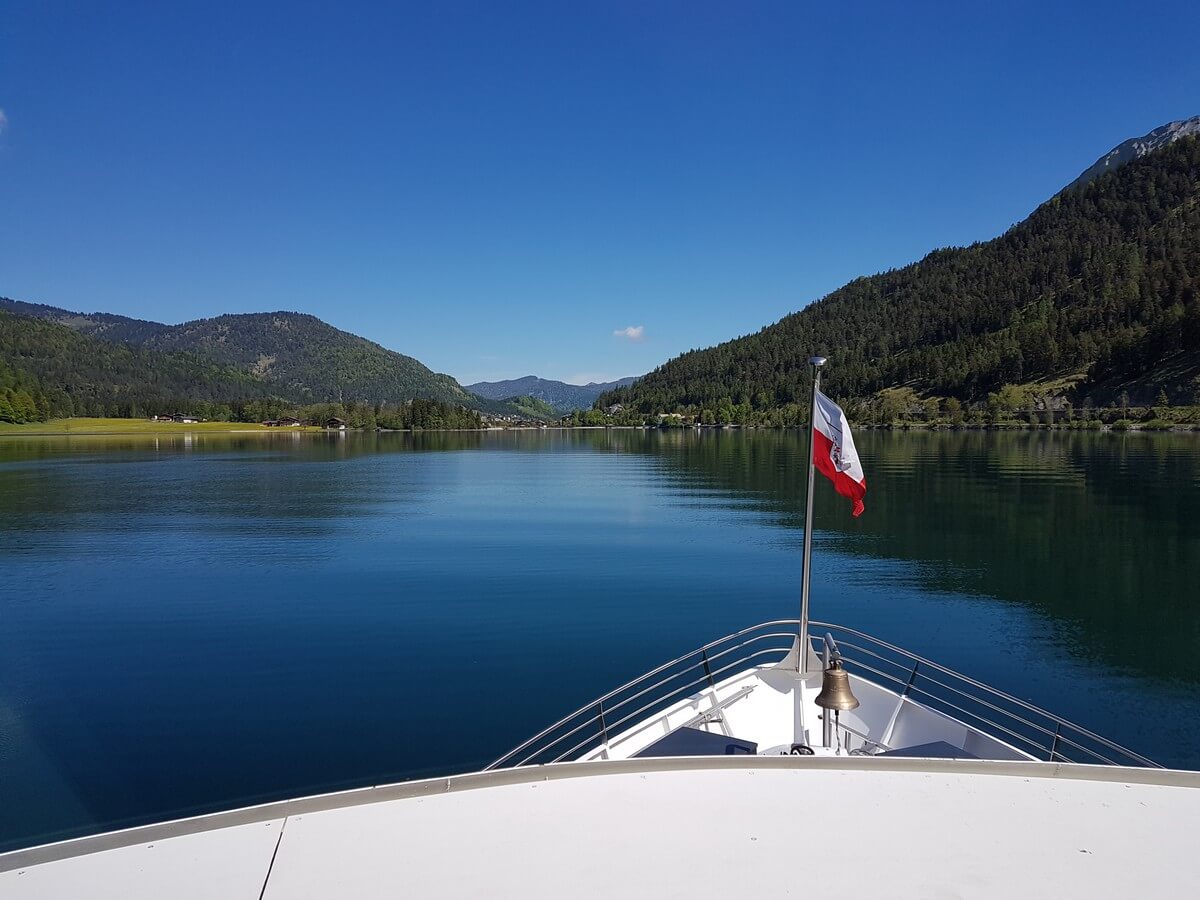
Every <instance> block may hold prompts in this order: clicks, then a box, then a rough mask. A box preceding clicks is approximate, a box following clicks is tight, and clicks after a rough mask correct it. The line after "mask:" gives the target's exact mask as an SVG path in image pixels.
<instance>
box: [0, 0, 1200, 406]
mask: <svg viewBox="0 0 1200 900" xmlns="http://www.w3.org/2000/svg"><path fill="white" fill-rule="evenodd" d="M1198 27H1200V13H1198V12H1197V9H1196V6H1195V3H1194V0H1193V2H1191V3H1175V2H1169V0H1168V2H1156V3H1153V4H1143V3H1139V4H1133V3H1128V4H1125V3H1106V2H1090V3H1079V4H1067V3H1051V2H1045V0H1040V2H1036V3H1018V2H1005V3H987V4H984V3H962V2H958V3H944V4H942V3H939V4H923V5H921V4H919V5H918V7H915V8H910V4H907V3H895V2H888V3H878V4H868V3H854V2H846V3H822V4H814V3H800V2H787V3H730V2H720V3H710V2H694V0H693V2H680V3H656V2H648V0H631V2H606V3H583V2H574V0H572V2H547V3H540V4H529V3H520V2H515V0H513V2H504V3H496V2H488V3H478V4H468V3H456V2H432V3H429V2H426V3H420V4H401V3H378V4H365V5H359V4H353V3H331V2H327V3H320V4H309V3H303V2H288V3H280V4H277V5H271V4H265V3H233V4H229V5H225V4H222V3H217V2H203V3H196V4H191V3H184V2H180V0H166V2H164V0H155V2H148V3H107V2H95V3H85V2H70V3H68V2H54V0H43V2H24V0H7V2H6V3H5V4H4V13H3V15H0V110H3V116H4V118H3V120H2V121H3V123H4V128H3V132H2V133H0V295H7V296H11V297H16V298H20V299H27V300H34V301H41V302H46V303H51V304H54V305H58V306H65V307H68V308H76V309H83V310H88V311H91V310H106V311H112V312H119V313H124V314H126V315H132V316H138V317H144V318H151V319H157V320H160V321H167V322H178V321H184V320H187V319H192V318H198V317H202V316H210V315H215V314H218V313H222V312H246V311H262V310H273V309H296V310H302V311H305V312H311V313H314V314H315V315H318V316H320V317H321V318H323V319H326V320H327V321H329V322H332V323H333V324H335V325H337V326H339V327H341V328H345V329H348V330H350V331H354V332H357V333H359V334H362V335H365V336H367V337H370V338H372V339H374V340H377V341H379V342H380V343H382V344H384V345H385V346H388V347H391V348H393V349H396V350H399V351H401V352H404V353H408V354H410V355H413V356H416V357H417V358H418V359H420V360H422V361H423V362H425V363H426V364H428V365H430V366H432V367H433V368H435V369H437V370H438V371H443V372H449V373H450V374H452V375H454V376H455V377H457V378H459V379H460V380H461V381H463V382H464V383H467V382H471V381H475V380H479V379H495V378H505V377H514V376H519V375H524V374H527V373H531V372H532V373H536V374H539V375H542V376H545V377H550V378H562V379H567V380H588V379H593V378H611V377H618V376H623V375H629V374H638V373H641V372H644V371H646V370H649V369H651V368H653V367H654V366H655V365H657V364H659V363H661V362H663V361H664V360H666V359H668V358H669V357H671V356H673V355H675V354H677V353H680V352H682V351H684V350H687V349H690V348H692V347H700V346H707V345H710V344H713V343H716V342H719V341H722V340H725V339H728V338H730V337H734V336H736V335H739V334H744V333H747V332H751V331H755V330H757V329H758V328H760V327H762V326H763V325H766V324H768V323H770V322H772V321H774V320H776V319H778V318H779V317H781V316H783V315H785V314H786V313H788V312H791V311H793V310H795V309H798V308H800V307H801V306H803V305H804V304H806V303H808V302H809V301H811V300H813V299H816V298H817V297H820V296H821V295H823V294H825V293H827V292H828V291H830V290H832V289H833V288H836V287H838V286H839V285H841V284H843V283H844V282H846V281H847V280H849V279H850V278H853V277H855V276H857V275H861V274H869V273H872V272H876V271H879V270H881V269H886V268H890V267H893V266H898V265H902V264H904V263H907V262H910V261H912V260H914V259H917V258H919V257H921V256H922V255H924V254H925V253H926V252H927V251H929V250H930V249H932V248H934V247H938V246H946V245H951V244H963V243H969V242H971V241H974V240H979V239H986V238H989V237H992V236H994V235H996V234H998V233H1000V232H1001V231H1003V230H1004V229H1005V228H1007V227H1008V226H1009V225H1011V224H1012V223H1014V222H1017V221H1019V220H1020V219H1022V218H1023V217H1024V216H1025V215H1027V214H1028V213H1029V212H1030V211H1031V210H1032V209H1033V208H1034V207H1036V206H1037V205H1038V204H1039V203H1040V202H1041V201H1043V200H1044V199H1046V198H1047V197H1048V196H1050V195H1051V194H1052V193H1053V192H1054V191H1055V190H1057V189H1058V188H1060V187H1061V186H1063V185H1064V184H1066V183H1067V182H1069V181H1070V180H1071V179H1072V178H1074V177H1075V175H1077V174H1078V173H1079V172H1080V171H1081V170H1082V169H1083V168H1085V167H1086V166H1088V165H1089V164H1090V163H1092V162H1093V161H1094V160H1095V159H1096V158H1097V157H1098V156H1099V155H1101V154H1102V153H1103V152H1105V151H1107V150H1108V149H1109V148H1110V147H1111V146H1112V145H1114V144H1116V143H1118V142H1119V141H1121V140H1123V139H1124V138H1127V137H1130V136H1133V135H1137V134H1142V133H1144V132H1146V131H1148V130H1149V129H1151V128H1153V127H1155V126H1157V125H1159V124H1162V123H1164V122H1167V121H1170V120H1172V119H1178V118H1184V117H1187V116H1191V115H1195V114H1197V113H1200V54H1197V53H1196V52H1195V39H1196V33H1197V28H1198ZM639 327H640V328H641V329H642V331H641V332H634V333H633V334H634V335H635V336H636V337H640V339H638V340H635V339H631V338H630V337H628V336H621V335H617V334H614V332H617V331H620V330H624V329H629V328H639Z"/></svg>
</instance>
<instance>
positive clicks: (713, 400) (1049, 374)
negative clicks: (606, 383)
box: [596, 137, 1200, 421]
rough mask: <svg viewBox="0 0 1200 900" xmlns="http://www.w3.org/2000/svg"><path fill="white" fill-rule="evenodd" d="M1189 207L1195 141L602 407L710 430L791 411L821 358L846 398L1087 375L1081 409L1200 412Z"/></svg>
mask: <svg viewBox="0 0 1200 900" xmlns="http://www.w3.org/2000/svg"><path fill="white" fill-rule="evenodd" d="M1198 201H1200V139H1198V138H1195V137H1189V138H1183V139H1180V140H1178V141H1175V142H1174V143H1171V144H1169V145H1168V146H1165V147H1163V148H1162V149H1159V150H1157V151H1155V152H1153V153H1150V154H1148V155H1146V156H1144V157H1143V158H1141V159H1138V160H1135V161H1132V162H1130V163H1128V164H1127V165H1125V166H1123V167H1122V168H1120V169H1119V170H1117V171H1113V172H1109V173H1107V174H1104V175H1102V176H1100V177H1098V178H1096V179H1095V180H1094V181H1092V182H1091V183H1089V184H1087V185H1086V186H1084V187H1083V188H1081V189H1073V190H1064V191H1063V192H1062V193H1060V194H1058V195H1057V196H1055V197H1054V198H1052V199H1051V200H1049V201H1048V202H1046V203H1045V204H1043V205H1042V206H1041V207H1039V208H1038V209H1037V210H1036V211H1035V212H1034V213H1033V214H1032V215H1031V216H1030V217H1029V218H1028V219H1026V220H1025V221H1024V222H1022V223H1020V224H1019V225H1016V226H1014V227H1013V228H1012V229H1010V230H1009V231H1008V232H1007V233H1005V234H1004V235H1002V236H1000V237H998V238H995V239H994V240H991V241H988V242H986V243H980V244H975V245H972V246H970V247H962V248H953V249H945V250H937V251H934V252H933V253H930V254H929V255H928V256H927V257H925V258H924V259H922V260H921V261H919V262H917V263H914V264H912V265H909V266H906V267H904V268H902V269H897V270H893V271H889V272H884V273H881V274H879V275H874V276H871V277H866V278H859V279H856V280H855V281H852V282H850V283H849V284H847V285H846V286H844V287H842V288H840V289H838V290H836V291H834V292H833V293H831V294H829V295H828V296H826V297H825V298H823V299H821V300H819V301H817V302H815V303H813V304H811V305H810V306H808V307H806V308H805V309H803V310H801V311H799V312H797V313H793V314H792V315H789V316H787V317H785V318H784V319H782V320H780V321H779V322H777V323H775V324H774V325H770V326H768V327H766V328H764V329H762V330H761V331H759V332H758V333H757V334H752V335H748V336H746V337H742V338H738V339H735V340H732V341H729V342H727V343H724V344H721V345H719V346H717V347H713V348H710V349H707V350H694V351H691V352H689V353H685V354H683V355H682V356H679V357H677V358H675V359H673V360H671V361H670V362H668V363H666V364H665V365H663V366H661V367H659V368H658V369H656V370H655V371H653V372H651V373H650V374H649V375H646V376H645V377H643V378H642V379H641V380H640V381H638V382H637V383H636V384H634V385H632V386H631V387H628V388H622V389H619V390H616V391H612V392H609V393H607V394H605V395H603V396H602V397H601V398H599V400H598V401H597V403H596V406H597V407H598V408H602V407H607V406H609V405H611V404H617V403H620V404H622V405H624V406H625V407H626V408H627V409H628V410H631V411H636V412H642V413H651V412H661V411H672V410H675V411H684V412H695V413H701V414H703V412H704V411H708V412H709V413H710V414H714V413H716V414H717V419H716V420H721V419H720V414H719V412H718V411H719V410H730V409H734V408H737V409H739V410H741V411H742V412H744V413H746V414H750V413H753V412H755V411H764V410H780V409H785V410H790V411H793V412H794V411H795V410H796V409H798V407H799V406H801V405H803V404H804V403H805V402H806V400H807V394H808V390H809V387H808V367H807V359H808V357H809V356H810V355H812V354H814V353H820V354H822V355H826V356H829V357H831V359H832V361H833V365H831V366H830V367H829V369H828V370H827V373H826V385H827V388H828V390H829V392H830V393H831V394H833V395H836V396H839V397H844V398H868V397H872V396H874V395H877V394H878V392H880V391H883V390H885V389H888V388H895V387H900V386H905V387H908V388H911V389H913V390H914V391H916V392H917V393H918V394H924V395H926V396H934V397H947V398H955V399H956V401H958V402H967V403H971V402H977V401H981V400H982V399H983V398H984V397H986V396H987V395H988V394H989V393H990V392H994V391H998V390H999V389H1000V388H1001V387H1002V386H1004V385H1019V384H1023V383H1029V382H1032V381H1036V380H1039V379H1052V378H1055V377H1069V376H1075V378H1076V379H1077V380H1082V379H1083V375H1084V373H1086V380H1082V383H1080V384H1078V386H1077V387H1076V388H1075V389H1074V396H1075V397H1076V398H1077V399H1079V400H1082V399H1085V398H1094V399H1096V400H1097V401H1098V402H1102V401H1103V400H1104V399H1105V398H1111V397H1112V396H1113V395H1114V393H1116V392H1121V393H1122V394H1127V395H1128V396H1130V397H1132V398H1133V400H1134V402H1144V403H1149V402H1151V401H1152V400H1153V399H1154V398H1155V397H1161V396H1163V395H1165V396H1166V397H1168V398H1169V399H1170V401H1171V402H1176V403H1193V402H1200V401H1198V400H1197V396H1196V392H1197V390H1200V381H1198V380H1197V378H1198V377H1200V296H1198V289H1200V202H1198ZM785 418H786V417H785ZM787 420H788V421H790V419H787ZM725 421H730V419H725Z"/></svg>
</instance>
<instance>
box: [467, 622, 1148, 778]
mask: <svg viewBox="0 0 1200 900" xmlns="http://www.w3.org/2000/svg"><path fill="white" fill-rule="evenodd" d="M799 624H800V623H799V621H798V620H795V619H776V620H773V621H770V622H764V623H762V624H760V625H755V626H752V627H750V628H743V629H742V630H740V631H735V632H734V633H732V634H729V635H726V636H725V637H723V638H719V639H717V640H715V641H711V642H709V643H707V644H705V645H704V646H702V647H699V648H697V649H695V650H692V651H691V652H689V653H685V654H683V655H682V656H677V657H676V658H674V659H672V660H670V661H668V662H665V663H663V664H662V665H660V666H657V667H655V668H653V669H651V670H650V671H649V672H647V673H645V674H644V675H641V676H639V677H637V678H634V679H631V680H630V681H627V682H626V683H625V684H623V685H621V686H620V687H618V688H615V689H613V690H611V691H609V692H608V693H606V694H604V695H603V696H601V697H599V698H598V699H596V700H593V701H591V702H590V703H587V704H585V705H584V706H581V707H579V708H578V709H577V710H575V711H573V712H571V713H569V714H568V715H566V716H564V717H563V718H561V719H559V720H558V721H557V722H555V723H554V724H553V725H550V726H549V727H548V728H544V729H542V730H541V731H539V732H538V733H537V734H535V735H534V736H533V737H531V738H529V739H528V740H527V741H525V742H523V743H522V744H520V745H518V746H517V747H515V748H513V749H512V750H510V751H509V752H508V753H506V754H504V756H502V757H500V758H499V759H497V760H496V761H495V762H493V763H492V764H491V765H489V766H488V767H487V768H488V769H497V768H502V767H505V766H522V765H528V764H531V763H535V762H539V761H541V762H545V761H550V762H561V761H564V760H570V759H576V758H578V756H579V755H580V754H582V753H583V752H585V751H586V750H587V749H588V748H589V747H591V746H596V745H600V744H603V743H606V742H607V741H608V740H609V739H610V737H611V736H612V735H613V734H619V733H621V732H620V730H619V729H621V728H622V727H623V726H625V725H626V724H627V723H630V722H633V721H635V720H637V719H638V718H639V717H642V716H644V715H645V714H648V713H650V712H651V711H652V710H655V709H659V710H665V709H667V708H669V706H670V705H672V704H673V703H675V702H677V701H678V700H680V699H682V698H684V697H688V696H692V695H694V692H695V690H696V689H698V688H702V687H703V686H704V685H706V684H707V685H708V686H709V687H712V686H714V685H715V684H716V683H717V680H718V676H723V675H725V673H728V672H731V671H734V670H738V669H744V668H746V667H747V664H748V663H751V662H752V661H755V660H762V659H763V657H776V659H775V660H774V662H778V661H779V660H780V659H782V658H783V657H784V656H786V654H787V653H788V652H790V651H791V649H792V647H793V645H794V642H795V640H796V636H797V634H798V632H799ZM809 624H810V626H811V628H812V629H813V630H812V631H811V632H810V635H811V634H815V633H817V632H816V630H817V629H821V633H822V634H823V635H825V636H823V637H821V638H816V640H817V642H818V645H819V647H820V648H821V649H824V650H825V651H826V652H832V653H836V654H838V655H840V657H841V659H842V660H843V663H844V664H845V665H846V666H847V669H848V670H849V671H851V672H854V671H855V670H861V671H862V672H869V673H871V674H872V675H874V676H876V677H877V678H879V679H882V680H883V681H885V682H891V683H893V684H895V685H897V686H898V688H897V691H896V692H897V693H898V694H900V696H902V697H906V698H907V699H908V700H909V701H911V702H914V703H919V704H921V705H923V706H926V707H928V708H930V709H933V710H935V711H937V710H938V709H939V707H942V708H943V714H946V715H950V716H951V717H952V718H956V717H958V716H961V717H966V719H969V720H974V721H975V722H977V723H979V724H977V725H976V724H968V722H967V721H964V719H963V718H959V719H958V720H959V721H962V722H963V724H968V727H971V728H976V729H978V730H980V731H982V732H984V733H986V734H990V735H991V736H992V737H995V738H997V739H999V740H1001V741H1004V742H1008V741H1015V742H1018V743H1019V744H1021V745H1026V746H1027V747H1029V748H1031V749H1029V750H1027V751H1026V752H1030V753H1034V754H1041V755H1044V756H1045V758H1046V759H1047V760H1049V761H1064V762H1070V761H1071V760H1070V759H1068V757H1067V756H1066V755H1065V753H1064V750H1066V749H1068V748H1071V749H1072V750H1073V751H1078V752H1079V753H1082V754H1085V755H1086V756H1088V757H1090V759H1089V760H1088V761H1092V760H1095V761H1099V762H1102V763H1107V764H1113V765H1115V764H1117V763H1116V761H1115V760H1114V759H1112V758H1110V757H1109V756H1106V755H1104V754H1102V753H1100V752H1098V750H1097V749H1094V748H1093V747H1089V746H1087V745H1086V744H1087V743H1092V744H1095V745H1097V746H1098V747H1100V748H1104V749H1106V750H1107V751H1109V752H1110V753H1111V754H1112V755H1114V756H1116V757H1117V759H1124V760H1126V761H1127V762H1128V764H1133V765H1139V766H1148V767H1152V768H1162V767H1161V766H1159V765H1158V763H1156V762H1154V761H1153V760H1151V759H1148V758H1147V757H1145V756H1142V755H1141V754H1139V753H1136V752H1134V751H1132V750H1129V749H1127V748H1125V747H1122V746H1121V745H1120V744H1117V743H1115V742H1113V741H1110V740H1108V739H1107V738H1104V737H1101V736H1100V735H1098V734H1096V733H1095V732H1092V731H1089V730H1088V729H1086V728H1083V727H1082V726H1080V725H1076V724H1075V723H1073V722H1071V721H1069V720H1067V719H1064V718H1062V717H1061V716H1057V715H1055V714H1054V713H1051V712H1048V711H1047V710H1044V709H1042V708H1041V707H1038V706H1035V705H1034V704H1032V703H1028V702H1026V701H1024V700H1021V699H1020V698H1018V697H1014V696H1012V695H1011V694H1007V693H1005V692H1004V691H1001V690H998V689H996V688H994V687H992V686H991V685H988V684H984V683H983V682H981V681H978V680H976V679H974V678H971V677H970V676H967V675H963V674H961V673H959V672H956V671H954V670H953V669H949V668H947V667H946V666H943V665H941V664H939V663H936V662H933V661H932V660H929V659H926V658H924V657H922V656H918V655H917V654H915V653H911V652H910V651H908V650H905V649H903V648H901V647H897V646H896V645H894V644H890V643H888V642H887V641H882V640H880V639H879V638H876V637H873V636H871V635H869V634H866V633H865V632H862V631H857V630H855V629H853V628H846V627H845V626H841V625H832V624H829V623H827V622H810V623H809ZM780 629H788V630H780ZM835 635H846V636H847V637H848V638H849V639H845V640H840V641H838V640H835V639H834V636H835ZM855 639H857V641H856V640H855ZM767 641H773V642H776V643H774V644H771V645H768V646H761V645H762V644H763V643H764V642H767ZM812 641H813V638H812V637H810V643H812ZM830 641H832V646H830V644H829V642H830ZM859 642H861V643H859ZM864 645H866V646H864ZM848 650H851V651H857V652H856V653H853V654H848V653H847V651H848ZM739 651H745V652H744V653H742V652H739ZM859 653H861V654H862V657H863V658H859V657H858V654H859ZM885 653H886V654H890V656H889V655H885ZM896 657H899V659H897V658H896ZM868 660H877V661H878V662H879V663H880V664H884V665H886V666H888V667H892V668H894V669H895V670H897V672H898V673H899V674H898V675H894V674H891V673H888V672H885V671H883V670H882V669H880V668H878V667H876V666H874V665H872V664H871V663H870V662H869V661H868ZM717 661H720V663H721V664H720V665H719V666H714V663H716V662H717ZM771 662H772V660H770V659H767V660H763V662H761V663H756V664H759V665H763V664H768V665H769V664H771ZM700 670H702V674H700V675H698V676H693V675H692V673H695V672H698V671H700ZM923 670H930V671H932V672H933V673H935V674H939V675H941V676H942V678H935V677H933V676H932V675H930V674H927V672H926V671H923ZM939 692H947V693H948V694H949V696H943V695H939ZM914 695H920V697H921V698H922V699H920V700H918V699H916V698H915V697H914ZM956 699H957V702H955V700H956ZM964 701H966V702H968V703H969V704H975V705H977V706H979V707H982V708H983V709H984V710H987V711H990V713H991V714H993V716H994V718H998V719H1000V720H1001V721H994V718H989V717H988V716H986V715H982V714H981V713H980V712H975V711H972V710H971V709H966V708H964V707H963V705H961V704H962V703H963V702H964ZM1002 704H1007V705H1009V706H1015V707H1016V708H1017V709H1016V710H1014V709H1011V708H1005V706H1004V705H1002ZM946 709H949V710H953V711H954V713H949V712H945V710H946ZM956 714H957V716H956ZM1031 715H1032V716H1033V717H1034V718H1031ZM1035 718H1038V719H1041V720H1042V721H1040V722H1039V721H1035ZM1002 723H1007V724H1002ZM1014 729H1015V730H1014ZM1022 730H1025V731H1027V732H1032V733H1024V734H1023V733H1021V732H1022ZM568 739H574V740H572V741H571V743H572V746H570V747H569V748H568V749H566V750H562V749H561V748H562V746H563V745H564V743H565V742H567V741H568ZM1081 742H1082V743H1081ZM1072 755H1075V754H1074V752H1073V753H1072Z"/></svg>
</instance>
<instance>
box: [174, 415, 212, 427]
mask: <svg viewBox="0 0 1200 900" xmlns="http://www.w3.org/2000/svg"><path fill="white" fill-rule="evenodd" d="M171 421H172V422H180V423H182V424H184V425H194V424H196V423H197V422H203V421H204V420H203V419H201V418H200V417H199V416H191V415H187V414H186V413H176V414H175V415H173V416H171Z"/></svg>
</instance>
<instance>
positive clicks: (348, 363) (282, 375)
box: [0, 298, 494, 408]
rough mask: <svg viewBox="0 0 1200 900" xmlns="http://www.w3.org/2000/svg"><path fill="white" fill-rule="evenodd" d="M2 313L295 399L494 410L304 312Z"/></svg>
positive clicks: (38, 308) (22, 308) (446, 379)
mask: <svg viewBox="0 0 1200 900" xmlns="http://www.w3.org/2000/svg"><path fill="white" fill-rule="evenodd" d="M0 310H7V311H9V312H13V313H17V314H18V315H22V316H32V317H36V318H40V319H45V320H48V321H52V322H55V323H57V324H61V325H64V326H66V327H68V328H71V329H73V330H75V331H78V332H80V333H81V334H84V335H88V336H91V337H95V338H99V339H101V340H103V341H107V342H114V343H121V344H126V345H129V346H131V347H138V348H143V349H146V350H157V351H162V352H166V353H180V352H185V353H193V354H197V355H199V356H203V357H205V358H206V359H208V360H210V361H212V362H213V363H216V364H218V365H222V366H227V367H232V368H235V369H238V370H240V371H242V372H245V373H246V374H247V375H251V376H254V377H255V378H256V379H258V380H260V381H262V382H264V383H266V384H267V385H269V386H271V388H272V390H274V392H275V393H277V394H279V395H280V396H282V397H285V398H287V399H289V400H294V401H297V402H305V403H312V402H321V401H328V400H339V399H344V400H347V401H349V400H355V401H363V402H369V403H381V402H388V403H398V402H401V401H405V400H411V399H413V398H414V397H422V398H425V399H431V400H440V401H442V402H444V403H450V404H459V405H463V406H483V407H487V408H492V407H493V406H494V404H480V403H478V402H477V399H476V398H475V397H473V396H472V395H471V394H469V393H468V392H467V391H465V390H464V389H463V388H462V387H461V386H460V385H459V383H458V382H457V381H455V380H454V379H453V378H451V377H450V376H449V375H439V374H437V373H435V372H433V371H431V370H430V369H428V368H426V367H425V366H423V365H422V364H421V363H420V362H418V361H417V360H415V359H413V358H412V357H409V356H404V355H403V354H401V353H396V352H395V351H393V350H388V349H386V348H384V347H381V346H380V345H379V344H376V343H374V342H372V341H368V340H366V339H365V338H361V337H358V336H357V335H354V334H350V333H349V332H345V331H341V330H339V329H337V328H334V327H333V326H332V325H329V324H327V323H325V322H322V321H321V320H320V319H318V318H316V317H315V316H310V315H306V314H303V313H295V312H272V313H248V314H242V315H224V316H217V317H216V318H212V319H197V320H196V321H194V322H185V323H183V324H182V325H163V324H161V323H158V322H145V321H142V320H140V319H129V318H126V317H124V316H114V315H110V314H107V313H76V312H71V311H69V310H65V309H58V308H57V307H53V306H43V305H41V304H36V303H22V302H19V301H14V300H7V299H3V298H0Z"/></svg>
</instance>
